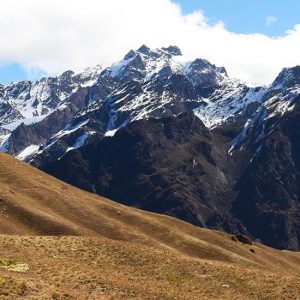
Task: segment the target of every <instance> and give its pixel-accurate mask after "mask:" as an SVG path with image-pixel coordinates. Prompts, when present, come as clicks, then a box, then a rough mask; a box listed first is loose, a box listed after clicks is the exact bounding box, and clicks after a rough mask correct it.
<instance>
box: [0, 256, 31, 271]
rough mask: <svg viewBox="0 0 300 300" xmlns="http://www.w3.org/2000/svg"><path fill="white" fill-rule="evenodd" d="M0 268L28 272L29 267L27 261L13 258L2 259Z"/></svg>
mask: <svg viewBox="0 0 300 300" xmlns="http://www.w3.org/2000/svg"><path fill="white" fill-rule="evenodd" d="M0 268H1V269H5V270H7V271H12V272H20V273H23V272H26V271H28V270H29V267H28V265H27V264H26V263H23V262H19V261H15V260H12V259H0Z"/></svg>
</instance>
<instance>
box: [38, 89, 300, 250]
mask: <svg viewBox="0 0 300 300" xmlns="http://www.w3.org/2000/svg"><path fill="white" fill-rule="evenodd" d="M285 92H286V93H287V95H290V94H288V92H287V91H286V90H285ZM272 93H274V90H273V91H269V92H268V94H266V95H267V96H268V97H270V96H269V94H272ZM289 93H291V92H289ZM279 95H281V94H279ZM292 95H293V98H291V97H290V96H288V97H287V99H288V101H291V103H292V104H291V105H292V107H293V109H287V110H286V111H285V112H284V111H281V110H276V108H275V107H278V106H279V107H281V106H282V105H284V101H285V99H284V98H281V97H280V98H277V101H275V103H276V105H277V106H274V104H273V105H272V106H271V107H270V106H269V103H270V101H271V100H270V99H269V98H266V99H265V102H264V103H265V104H264V107H265V108H264V109H263V108H262V107H260V108H259V109H258V111H257V112H256V113H255V114H254V116H253V120H252V121H249V122H248V123H247V124H246V126H245V128H244V129H241V127H240V125H235V126H232V125H230V124H229V125H227V126H221V127H218V128H215V129H214V130H211V131H209V130H208V129H207V128H206V127H205V126H204V124H203V123H202V122H201V121H200V120H199V119H198V118H196V117H195V116H194V115H193V113H186V114H182V115H179V116H178V117H169V118H162V119H156V120H155V119H150V120H147V121H145V120H144V121H138V122H133V123H132V124H130V125H128V126H127V127H126V128H124V129H120V130H119V131H118V132H117V133H116V134H115V136H114V137H113V138H106V139H104V140H100V141H99V140H96V139H95V141H94V143H91V144H90V145H88V146H86V147H85V148H82V149H79V150H77V151H73V152H70V153H68V154H67V155H65V156H64V157H62V158H61V159H60V160H59V161H57V162H55V163H51V162H50V163H46V164H44V165H43V164H41V165H40V167H41V168H42V169H43V170H45V171H46V172H48V173H50V174H52V175H54V176H56V177H58V178H60V179H62V180H64V181H66V182H69V183H71V184H73V185H75V186H77V187H80V188H82V189H86V190H88V191H91V192H94V193H98V194H100V195H105V196H107V197H109V198H112V199H114V200H116V201H118V202H122V203H125V204H128V205H131V206H136V207H139V208H142V209H145V210H150V211H154V212H159V213H164V214H168V215H172V216H175V217H177V218H180V219H183V220H185V221H188V222H190V223H192V224H196V225H198V226H202V227H209V228H217V229H222V230H225V231H227V232H244V233H245V232H246V233H248V234H250V235H251V236H252V237H253V238H254V239H258V240H261V241H262V242H263V243H266V244H267V245H270V246H273V247H278V248H280V249H291V250H299V248H300V244H299V241H300V239H299V232H300V227H299V222H300V206H299V199H300V194H299V182H300V181H299V171H300V170H299V168H298V152H299V151H298V150H299V149H298V140H299V138H300V136H299V134H298V132H299V131H298V130H297V129H298V127H299V126H298V125H299V124H298V123H299V120H300V116H299V103H298V96H297V94H296V93H295V89H293V93H292ZM272 101H274V100H272ZM261 110H263V111H265V114H262V113H261ZM274 111H275V112H274ZM262 115H264V118H263V119H261V120H259V116H262ZM255 119H256V120H257V121H254V120H255ZM249 124H252V126H249ZM240 131H242V133H240V134H239V132H240ZM236 135H237V137H236V138H234V137H235V136H236ZM232 139H233V140H234V141H233V145H232V146H231V143H232V142H231V141H232ZM230 147H231V148H230Z"/></svg>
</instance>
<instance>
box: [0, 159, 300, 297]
mask: <svg viewBox="0 0 300 300" xmlns="http://www.w3.org/2000/svg"><path fill="white" fill-rule="evenodd" d="M0 233H2V235H0V299H297V298H299V299H300V255H299V253H292V252H288V251H278V250H274V249H271V248H268V247H265V246H263V245H260V244H257V243H254V244H253V245H252V246H249V245H243V244H241V243H238V242H235V241H232V240H231V238H230V236H229V235H227V234H225V233H222V232H217V231H212V230H206V229H200V228H197V227H195V226H192V225H190V224H187V223H185V222H181V221H179V220H176V219H174V218H171V217H166V216H160V215H156V214H152V213H147V212H143V211H140V210H137V209H133V208H130V207H126V206H123V205H120V204H117V203H114V202H112V201H110V200H108V199H104V198H102V197H98V196H95V195H92V194H89V193H86V192H83V191H80V190H78V189H76V188H74V187H71V186H69V185H67V184H65V183H62V182H60V181H59V180H56V179H54V178H52V177H50V176H48V175H46V174H44V173H42V172H40V171H38V170H36V169H34V168H31V167H29V166H27V165H26V164H23V163H20V162H18V161H16V160H15V159H13V158H11V157H8V156H7V155H4V154H0ZM250 250H251V251H252V252H251V251H250ZM253 250H254V252H253ZM3 266H4V267H3ZM7 266H10V267H7ZM12 266H14V267H12ZM17 270H22V272H18V271H17Z"/></svg>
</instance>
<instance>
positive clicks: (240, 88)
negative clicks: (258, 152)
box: [0, 45, 265, 160]
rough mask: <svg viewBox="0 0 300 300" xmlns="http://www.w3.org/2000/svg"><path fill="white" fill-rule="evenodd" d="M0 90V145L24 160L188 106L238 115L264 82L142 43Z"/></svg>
mask: <svg viewBox="0 0 300 300" xmlns="http://www.w3.org/2000/svg"><path fill="white" fill-rule="evenodd" d="M0 93H1V94H0V99H1V101H0V105H1V107H0V124H1V131H0V134H1V137H0V139H1V140H2V146H1V149H2V151H6V152H8V153H11V154H13V155H15V156H17V157H19V158H20V159H25V160H28V159H29V157H31V156H32V155H33V154H37V153H38V154H43V155H46V156H47V155H50V156H51V157H52V156H53V157H54V158H55V159H57V158H59V157H61V156H63V155H64V153H65V152H67V151H69V150H70V149H74V148H78V147H81V146H82V145H84V144H85V143H87V142H88V141H89V140H90V139H93V138H94V137H98V138H101V137H103V136H104V135H111V134H113V132H114V131H115V130H117V129H118V128H120V127H123V126H126V124H128V123H130V122H132V121H135V120H139V119H145V118H150V117H154V118H161V117H164V116H174V115H178V114H180V113H182V112H185V111H191V110H194V111H195V113H196V115H197V116H199V117H200V118H201V119H202V120H203V121H204V123H205V124H206V126H208V127H210V128H212V127H215V126H219V125H221V124H223V123H226V122H232V121H237V120H239V121H240V122H243V121H244V119H245V118H246V117H249V115H251V114H252V113H253V111H254V110H255V109H256V108H257V107H258V106H259V105H260V103H261V101H262V96H263V94H264V93H265V89H264V88H249V87H247V86H246V85H245V84H243V83H241V82H239V81H238V80H235V79H231V78H229V77H228V75H227V72H226V70H225V69H224V68H223V67H216V66H215V65H213V64H211V63H210V62H208V61H207V60H204V59H196V60H194V61H192V62H186V61H185V60H184V57H182V53H181V51H180V49H179V48H178V47H175V46H170V47H168V48H162V49H150V48H148V47H147V46H145V45H143V46H142V47H140V48H139V49H138V50H131V51H129V52H128V53H127V54H126V55H125V57H124V58H123V59H122V60H121V61H119V62H117V63H114V64H112V65H111V66H109V67H107V68H105V69H103V70H102V69H101V67H100V66H96V67H95V68H89V69H87V70H85V71H84V72H82V73H74V72H72V71H67V72H65V73H63V74H62V75H60V76H58V77H56V78H43V79H41V80H40V81H38V82H34V83H32V82H28V81H26V82H19V83H13V84H11V85H7V86H1V92H0ZM49 127H50V128H49ZM43 152H45V153H46V154H45V153H43Z"/></svg>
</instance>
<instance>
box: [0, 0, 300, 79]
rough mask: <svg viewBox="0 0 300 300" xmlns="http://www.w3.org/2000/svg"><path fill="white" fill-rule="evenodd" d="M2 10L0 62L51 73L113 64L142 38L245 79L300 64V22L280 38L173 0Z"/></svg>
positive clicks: (28, 0) (29, 0) (24, 4)
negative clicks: (233, 28) (211, 18)
mask: <svg viewBox="0 0 300 300" xmlns="http://www.w3.org/2000/svg"><path fill="white" fill-rule="evenodd" d="M0 11H1V19H0V41H1V47H0V64H1V63H9V62H17V63H20V64H21V65H22V66H24V67H25V68H27V69H28V70H31V69H42V70H44V71H46V72H48V73H50V74H55V73H58V72H61V71H64V70H66V69H70V68H71V69H81V68H84V67H86V66H89V65H94V64H98V63H110V62H112V61H115V60H118V59H120V58H121V57H123V55H124V54H125V53H126V52H127V51H128V50H129V49H132V48H138V47H139V46H140V45H142V44H144V43H145V44H147V45H149V46H150V47H161V46H167V45H169V44H175V45H178V46H179V47H180V48H181V49H182V51H183V52H184V54H185V55H187V56H189V57H203V58H207V59H208V60H210V61H211V62H213V63H215V64H217V65H224V66H225V67H226V68H227V70H228V73H229V75H231V76H234V77H238V78H241V79H243V80H245V81H247V82H259V83H269V82H270V81H272V80H273V79H274V77H275V76H276V75H277V73H278V72H279V71H280V70H281V69H282V68H283V67H288V66H294V65H296V64H300V55H299V53H300V25H296V26H295V27H294V28H293V29H291V30H290V31H288V32H287V33H286V34H285V35H283V36H281V37H276V38H271V37H268V36H266V35H263V34H236V33H233V32H229V31H228V30H227V29H226V27H225V26H224V25H223V24H222V23H221V22H220V23H218V24H215V25H209V24H208V22H207V20H206V19H205V17H204V15H203V14H202V13H201V12H200V11H199V12H194V13H192V14H188V15H184V14H183V13H182V12H181V10H180V7H179V6H178V5H176V4H174V3H172V2H171V1H170V0H109V1H108V0H51V1H49V0H1V1H0Z"/></svg>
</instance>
